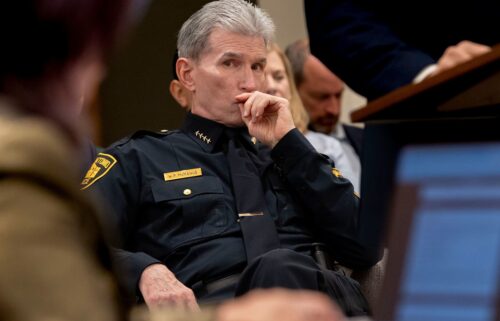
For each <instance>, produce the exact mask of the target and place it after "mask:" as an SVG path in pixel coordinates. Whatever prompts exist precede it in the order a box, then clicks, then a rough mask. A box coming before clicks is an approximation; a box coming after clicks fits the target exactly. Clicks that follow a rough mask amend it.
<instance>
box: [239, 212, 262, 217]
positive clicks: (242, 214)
mask: <svg viewBox="0 0 500 321" xmlns="http://www.w3.org/2000/svg"><path fill="white" fill-rule="evenodd" d="M262 215H264V213H262V212H258V213H239V214H238V216H239V217H249V216H262Z"/></svg>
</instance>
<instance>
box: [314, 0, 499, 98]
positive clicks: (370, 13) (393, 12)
mask: <svg viewBox="0 0 500 321" xmlns="http://www.w3.org/2000/svg"><path fill="white" fill-rule="evenodd" d="M304 5H305V10H306V18H307V28H308V32H309V37H310V45H311V52H312V53H313V55H315V56H316V57H318V59H320V60H321V61H322V62H323V63H325V65H327V66H328V67H329V68H330V69H331V70H332V71H333V72H334V73H335V74H337V75H338V76H339V77H340V78H342V79H343V80H344V81H345V82H346V83H347V84H348V85H349V86H350V87H351V88H353V89H354V90H355V91H357V92H358V93H360V94H362V95H364V96H366V97H367V98H368V99H370V100H371V99H374V98H376V97H379V96H381V95H384V94H386V93H388V92H390V91H392V90H394V89H396V88H398V87H400V86H402V85H406V84H409V83H411V82H412V80H413V79H414V78H415V76H416V75H417V74H418V73H419V72H420V71H421V70H422V69H423V68H424V67H426V66H428V65H430V64H433V63H435V62H436V61H437V59H438V58H439V57H440V56H441V55H442V54H443V52H444V50H445V49H446V48H447V47H448V46H450V45H455V44H457V43H459V42H460V41H462V40H470V41H474V42H478V43H482V44H486V45H494V44H496V43H498V42H500V32H498V21H500V1H498V0H476V1H473V2H462V3H460V2H449V1H435V0H434V1H430V0H421V1H401V0H343V1H340V0H306V1H304Z"/></svg>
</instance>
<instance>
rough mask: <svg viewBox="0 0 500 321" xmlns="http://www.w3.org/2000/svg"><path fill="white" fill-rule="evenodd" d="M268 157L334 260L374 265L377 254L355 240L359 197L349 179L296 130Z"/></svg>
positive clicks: (350, 265) (349, 263) (344, 263)
mask: <svg viewBox="0 0 500 321" xmlns="http://www.w3.org/2000/svg"><path fill="white" fill-rule="evenodd" d="M271 156H272V158H273V159H274V161H275V162H276V164H278V166H279V167H280V168H281V170H282V173H283V176H284V177H285V180H286V184H287V186H288V188H289V190H290V191H291V193H292V194H293V195H294V196H295V197H296V199H297V200H298V201H299V203H300V204H301V205H302V206H303V207H304V208H305V211H306V213H307V214H308V215H309V218H310V220H311V221H312V226H313V228H315V232H316V233H317V235H318V237H319V238H320V241H322V242H324V243H325V244H326V245H327V246H328V248H329V249H331V251H332V254H333V255H334V257H335V259H336V260H337V261H339V262H340V263H342V264H343V265H345V266H347V267H350V268H364V267H368V266H371V265H373V264H375V263H376V262H377V261H378V253H369V252H368V251H367V249H366V248H365V247H364V246H362V244H361V243H360V242H359V241H358V240H357V231H358V211H359V198H358V197H357V196H356V195H355V194H354V189H353V187H352V184H351V183H350V182H349V180H347V179H345V178H344V177H342V173H340V172H338V171H337V170H336V169H334V168H332V164H331V162H332V161H331V160H330V159H329V158H327V157H325V156H324V155H321V154H319V153H317V152H316V151H315V150H314V147H313V146H312V145H311V144H310V143H309V142H308V141H307V140H306V139H305V137H304V136H303V135H302V134H301V133H300V132H299V131H297V130H294V131H291V132H289V133H288V134H287V135H286V136H285V137H283V139H282V140H281V141H280V142H279V143H278V144H277V145H276V147H275V148H274V149H273V151H272V154H271Z"/></svg>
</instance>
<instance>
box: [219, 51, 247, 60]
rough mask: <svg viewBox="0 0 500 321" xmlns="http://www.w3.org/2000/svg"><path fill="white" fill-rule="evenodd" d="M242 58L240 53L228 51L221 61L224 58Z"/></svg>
mask: <svg viewBox="0 0 500 321" xmlns="http://www.w3.org/2000/svg"><path fill="white" fill-rule="evenodd" d="M241 57H243V55H242V54H240V53H237V52H232V51H227V52H225V53H224V54H223V55H222V56H221V59H224V58H241Z"/></svg>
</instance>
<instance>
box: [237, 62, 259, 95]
mask: <svg viewBox="0 0 500 321" xmlns="http://www.w3.org/2000/svg"><path fill="white" fill-rule="evenodd" d="M240 89H241V90H242V91H244V92H252V91H255V90H257V80H256V75H255V74H254V71H253V70H252V68H250V67H248V68H245V69H244V72H243V75H242V79H241V82H240Z"/></svg>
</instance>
